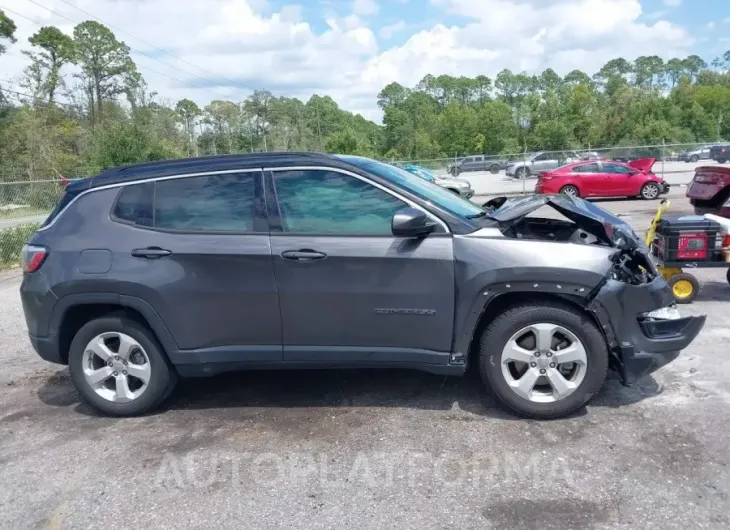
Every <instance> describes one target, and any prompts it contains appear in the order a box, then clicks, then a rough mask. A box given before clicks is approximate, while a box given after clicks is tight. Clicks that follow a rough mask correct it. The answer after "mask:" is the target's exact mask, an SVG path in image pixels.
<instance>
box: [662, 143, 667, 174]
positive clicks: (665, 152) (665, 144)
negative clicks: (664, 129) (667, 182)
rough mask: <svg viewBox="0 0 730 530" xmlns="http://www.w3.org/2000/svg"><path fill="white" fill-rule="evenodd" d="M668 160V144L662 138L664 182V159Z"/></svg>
mask: <svg viewBox="0 0 730 530" xmlns="http://www.w3.org/2000/svg"><path fill="white" fill-rule="evenodd" d="M665 158H667V142H666V140H664V138H662V180H664V159H665Z"/></svg>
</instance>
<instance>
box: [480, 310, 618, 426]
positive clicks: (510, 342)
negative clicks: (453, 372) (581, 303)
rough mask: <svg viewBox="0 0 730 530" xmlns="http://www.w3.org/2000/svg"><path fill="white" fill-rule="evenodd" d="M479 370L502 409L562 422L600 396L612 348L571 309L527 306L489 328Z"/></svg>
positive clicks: (592, 327) (481, 349)
mask: <svg viewBox="0 0 730 530" xmlns="http://www.w3.org/2000/svg"><path fill="white" fill-rule="evenodd" d="M479 369H480V373H481V376H482V381H483V382H484V384H485V385H486V386H487V387H488V388H489V389H490V390H491V391H492V392H493V393H494V394H495V396H496V397H497V400H498V401H499V403H500V404H501V405H503V406H505V407H506V408H508V409H509V410H511V411H513V412H515V413H517V414H519V415H521V416H525V417H529V418H536V419H548V418H557V417H561V416H566V415H568V414H571V413H573V412H575V411H576V410H578V409H580V408H581V407H583V406H584V405H585V404H586V403H587V402H588V401H589V400H590V399H591V397H593V396H594V395H595V394H596V392H598V390H599V388H600V387H601V385H602V384H603V381H604V379H605V378H606V372H607V370H608V349H607V347H606V342H605V340H604V338H603V335H601V332H600V331H599V330H598V328H596V326H595V325H594V324H593V323H592V321H591V320H590V319H589V318H586V315H584V314H581V313H580V312H579V311H578V310H576V309H574V308H572V307H571V306H569V305H566V304H563V303H560V302H558V301H551V302H544V301H541V302H533V303H525V304H520V305H517V306H513V307H512V308H510V309H509V310H507V311H505V312H503V313H502V314H500V315H499V316H498V317H497V318H495V319H494V320H493V321H492V322H491V323H490V324H489V325H488V326H487V328H486V329H485V330H484V333H483V334H482V336H481V339H480V344H479Z"/></svg>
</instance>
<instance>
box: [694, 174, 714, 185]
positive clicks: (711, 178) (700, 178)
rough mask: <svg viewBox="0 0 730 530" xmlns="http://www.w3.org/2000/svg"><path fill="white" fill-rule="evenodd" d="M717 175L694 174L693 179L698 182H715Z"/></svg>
mask: <svg viewBox="0 0 730 530" xmlns="http://www.w3.org/2000/svg"><path fill="white" fill-rule="evenodd" d="M718 180H719V177H718V176H717V175H696V176H695V178H694V181H695V182H697V183H699V184H717V182H718Z"/></svg>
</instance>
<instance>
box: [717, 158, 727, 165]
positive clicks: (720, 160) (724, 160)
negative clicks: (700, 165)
mask: <svg viewBox="0 0 730 530" xmlns="http://www.w3.org/2000/svg"><path fill="white" fill-rule="evenodd" d="M717 161H718V162H719V163H720V164H724V163H725V162H727V158H718V159H717Z"/></svg>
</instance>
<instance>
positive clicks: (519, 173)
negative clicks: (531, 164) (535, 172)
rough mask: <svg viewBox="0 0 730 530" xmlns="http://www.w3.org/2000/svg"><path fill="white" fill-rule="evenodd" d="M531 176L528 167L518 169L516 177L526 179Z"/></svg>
mask: <svg viewBox="0 0 730 530" xmlns="http://www.w3.org/2000/svg"><path fill="white" fill-rule="evenodd" d="M529 176H530V170H529V169H528V168H526V167H521V168H517V171H515V177H517V178H518V179H526V178H527V177H529Z"/></svg>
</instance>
